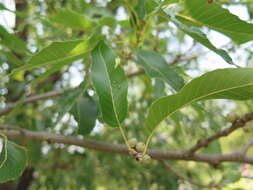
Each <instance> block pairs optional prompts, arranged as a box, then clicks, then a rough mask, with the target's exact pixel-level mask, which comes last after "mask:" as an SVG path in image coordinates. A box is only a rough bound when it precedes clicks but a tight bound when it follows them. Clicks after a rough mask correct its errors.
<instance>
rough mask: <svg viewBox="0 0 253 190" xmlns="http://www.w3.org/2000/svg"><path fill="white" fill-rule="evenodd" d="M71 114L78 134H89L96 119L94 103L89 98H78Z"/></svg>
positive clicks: (96, 113) (96, 112) (95, 105)
mask: <svg viewBox="0 0 253 190" xmlns="http://www.w3.org/2000/svg"><path fill="white" fill-rule="evenodd" d="M72 113H73V115H74V118H75V120H76V121H77V122H78V134H81V135H87V134H89V133H90V132H91V131H92V129H93V128H94V127H95V122H96V119H97V117H98V110H97V104H96V102H95V101H93V100H91V99H89V98H83V97H80V98H79V99H78V100H77V101H76V104H75V106H74V107H73V111H72Z"/></svg>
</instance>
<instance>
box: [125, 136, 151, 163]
mask: <svg viewBox="0 0 253 190" xmlns="http://www.w3.org/2000/svg"><path fill="white" fill-rule="evenodd" d="M128 144H129V146H130V149H129V150H128V151H129V154H130V155H131V156H133V157H134V158H135V159H136V160H137V161H140V162H148V161H150V159H151V157H150V156H149V155H148V154H143V152H144V149H145V144H144V143H143V142H138V141H137V139H135V138H132V139H130V140H129V141H128Z"/></svg>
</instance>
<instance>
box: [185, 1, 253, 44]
mask: <svg viewBox="0 0 253 190" xmlns="http://www.w3.org/2000/svg"><path fill="white" fill-rule="evenodd" d="M184 4H185V9H186V10H185V11H186V12H185V13H184V14H182V15H180V16H182V17H184V19H187V20H188V21H189V22H192V23H197V24H200V25H203V26H207V27H209V28H211V29H214V30H217V31H219V32H221V33H223V34H225V35H227V36H229V37H230V38H231V39H232V40H234V41H236V42H237V43H239V44H241V43H245V42H248V41H251V40H253V24H251V23H247V22H245V21H243V20H241V19H240V18H239V17H238V16H236V15H233V14H231V13H230V12H229V11H228V10H227V9H225V8H222V7H221V5H220V4H218V3H215V2H213V3H210V4H207V3H206V1H203V0H185V1H184Z"/></svg>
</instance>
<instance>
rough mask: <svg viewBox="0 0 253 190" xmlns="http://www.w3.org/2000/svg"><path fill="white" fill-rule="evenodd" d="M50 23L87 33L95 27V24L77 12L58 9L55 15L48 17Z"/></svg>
mask: <svg viewBox="0 0 253 190" xmlns="http://www.w3.org/2000/svg"><path fill="white" fill-rule="evenodd" d="M50 21H52V22H56V23H58V24H61V25H64V26H67V27H70V28H73V29H78V30H87V31H88V30H90V29H92V28H93V27H95V25H96V23H95V22H94V21H92V20H91V19H89V18H87V17H85V16H84V15H81V14H79V13H78V12H75V11H72V10H68V9H60V10H59V11H58V12H57V13H56V14H55V15H53V16H52V17H50Z"/></svg>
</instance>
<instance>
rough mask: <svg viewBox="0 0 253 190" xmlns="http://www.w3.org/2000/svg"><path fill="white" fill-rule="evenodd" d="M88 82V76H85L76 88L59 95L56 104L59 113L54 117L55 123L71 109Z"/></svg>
mask: <svg viewBox="0 0 253 190" xmlns="http://www.w3.org/2000/svg"><path fill="white" fill-rule="evenodd" d="M88 83H89V78H85V79H84V80H83V82H82V83H81V84H80V85H79V86H78V87H77V89H75V90H70V91H67V92H66V93H65V94H63V95H62V96H61V97H60V99H59V104H58V105H59V106H58V109H59V113H58V117H57V119H56V123H58V122H59V121H60V120H61V119H62V117H63V116H64V115H65V114H66V113H68V112H69V111H70V110H71V108H72V107H73V106H74V104H75V102H77V101H78V99H79V98H80V97H81V96H82V95H83V93H84V91H85V90H86V88H87V84H88Z"/></svg>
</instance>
